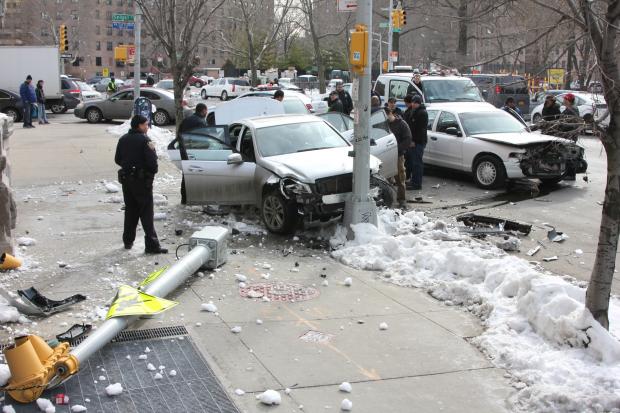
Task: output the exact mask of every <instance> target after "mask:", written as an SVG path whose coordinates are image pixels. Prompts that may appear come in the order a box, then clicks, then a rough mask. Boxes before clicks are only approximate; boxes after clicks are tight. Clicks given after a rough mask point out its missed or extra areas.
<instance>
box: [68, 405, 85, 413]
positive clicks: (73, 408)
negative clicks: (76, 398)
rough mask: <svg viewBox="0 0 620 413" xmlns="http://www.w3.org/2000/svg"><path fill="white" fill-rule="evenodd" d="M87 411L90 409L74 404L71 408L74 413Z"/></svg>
mask: <svg viewBox="0 0 620 413" xmlns="http://www.w3.org/2000/svg"><path fill="white" fill-rule="evenodd" d="M86 410H88V409H87V408H86V407H85V406H82V405H81V404H74V405H73V406H71V411H72V412H73V413H80V412H85V411H86Z"/></svg>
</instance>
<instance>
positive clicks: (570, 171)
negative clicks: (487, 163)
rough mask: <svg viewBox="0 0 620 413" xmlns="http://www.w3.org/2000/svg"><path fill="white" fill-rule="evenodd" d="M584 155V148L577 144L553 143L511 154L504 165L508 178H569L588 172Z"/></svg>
mask: <svg viewBox="0 0 620 413" xmlns="http://www.w3.org/2000/svg"><path fill="white" fill-rule="evenodd" d="M583 154H584V150H583V148H582V147H581V146H579V145H577V144H574V143H568V142H558V141H552V142H547V143H543V144H536V145H530V146H528V147H525V148H524V151H522V152H518V153H513V154H510V157H509V160H508V161H507V162H505V163H504V164H505V166H506V174H507V176H508V178H513V179H514V178H539V179H559V178H563V177H567V178H568V177H574V176H575V174H578V173H584V172H586V171H587V169H588V163H587V162H586V161H585V159H583Z"/></svg>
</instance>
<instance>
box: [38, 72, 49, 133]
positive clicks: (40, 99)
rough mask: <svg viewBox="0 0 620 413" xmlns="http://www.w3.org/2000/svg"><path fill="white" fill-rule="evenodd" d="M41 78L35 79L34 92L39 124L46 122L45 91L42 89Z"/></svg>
mask: <svg viewBox="0 0 620 413" xmlns="http://www.w3.org/2000/svg"><path fill="white" fill-rule="evenodd" d="M43 83H44V82H43V80H39V81H37V89H36V90H35V93H36V95H37V106H38V108H39V125H42V124H44V123H45V124H48V123H49V122H48V121H47V113H45V91H44V90H43Z"/></svg>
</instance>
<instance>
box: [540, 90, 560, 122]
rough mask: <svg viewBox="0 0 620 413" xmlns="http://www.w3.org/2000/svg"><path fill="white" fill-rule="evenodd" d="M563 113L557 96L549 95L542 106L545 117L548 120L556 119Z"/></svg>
mask: <svg viewBox="0 0 620 413" xmlns="http://www.w3.org/2000/svg"><path fill="white" fill-rule="evenodd" d="M561 114H562V113H561V112H560V105H558V104H557V102H556V101H555V96H553V95H547V96H546V97H545V103H543V108H542V117H543V119H544V120H546V121H554V120H557V119H558V118H559V117H560V115H561Z"/></svg>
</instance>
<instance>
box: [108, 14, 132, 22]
mask: <svg viewBox="0 0 620 413" xmlns="http://www.w3.org/2000/svg"><path fill="white" fill-rule="evenodd" d="M112 21H113V22H133V15H132V14H113V15H112Z"/></svg>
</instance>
